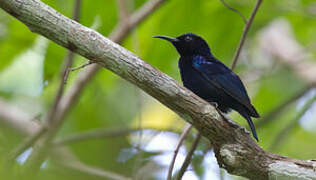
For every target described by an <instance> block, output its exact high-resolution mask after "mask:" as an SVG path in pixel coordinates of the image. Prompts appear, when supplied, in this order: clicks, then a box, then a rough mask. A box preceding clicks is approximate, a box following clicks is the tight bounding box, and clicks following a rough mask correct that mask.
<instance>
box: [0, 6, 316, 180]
mask: <svg viewBox="0 0 316 180" xmlns="http://www.w3.org/2000/svg"><path fill="white" fill-rule="evenodd" d="M0 7H1V8H2V9H4V10H5V11H7V12H8V13H10V14H11V15H13V16H14V17H16V18H17V19H19V20H20V21H21V22H23V23H24V24H25V25H27V26H28V27H29V29H30V30H31V31H32V32H36V33H39V34H41V35H43V36H45V37H47V38H48V39H51V40H53V41H55V42H56V43H58V44H59V45H61V46H64V47H66V48H68V49H71V50H72V51H74V52H76V53H78V54H80V55H82V56H84V57H86V58H88V59H90V60H91V61H94V62H97V63H98V64H99V65H101V66H103V67H105V68H107V69H109V70H111V71H112V72H114V73H116V74H117V75H119V76H121V77H122V78H124V79H126V80H128V81H129V82H131V83H133V84H135V85H136V86H138V87H140V88H141V89H143V90H144V91H145V92H147V93H148V94H150V95H151V96H153V97H155V98H156V99H158V100H159V101H160V102H161V103H163V104H164V105H165V106H167V107H169V108H170V109H171V110H173V111H174V112H176V113H178V114H179V115H180V116H181V117H183V119H184V120H186V121H187V122H189V123H191V124H192V125H193V126H194V127H195V128H196V129H197V130H198V131H199V132H200V133H201V134H202V135H203V136H204V137H206V138H207V139H208V140H210V141H211V143H212V145H213V147H214V152H215V154H216V157H217V160H218V163H219V165H220V166H221V167H223V168H225V169H226V170H227V171H228V172H230V173H232V174H236V175H240V176H244V177H248V178H250V179H269V178H275V177H279V176H285V177H300V178H302V177H305V178H306V179H307V178H316V174H315V172H314V170H313V167H314V166H315V163H313V162H309V161H300V160H295V159H290V158H286V157H282V156H279V155H274V154H270V153H267V152H265V151H264V150H262V149H261V148H260V147H259V146H258V145H257V144H256V143H255V142H254V141H253V140H252V139H251V138H250V136H249V133H248V132H247V131H245V129H244V128H242V127H240V126H238V125H236V124H234V123H233V122H231V121H229V120H227V119H223V117H222V116H221V115H220V114H218V112H217V111H216V110H215V109H214V107H213V106H211V105H209V104H208V103H207V102H205V101H203V100H202V99H200V98H199V97H197V96H196V95H194V94H193V93H192V92H190V91H189V90H187V89H186V88H184V87H182V86H180V85H179V84H178V83H177V82H176V81H174V80H173V79H171V78H170V77H169V76H167V75H165V74H163V73H161V72H160V71H158V70H157V69H155V68H153V67H152V66H150V65H149V64H148V63H146V62H144V61H142V60H141V59H139V58H138V57H137V56H135V55H134V54H132V53H131V52H129V51H128V50H126V49H124V48H122V47H121V46H119V45H117V44H115V43H113V42H112V41H110V40H109V39H107V38H105V37H104V36H102V35H101V34H99V33H97V32H95V31H93V30H91V29H89V28H87V27H84V26H82V25H80V24H79V23H77V22H75V21H73V20H71V19H69V18H67V17H65V16H63V15H61V14H59V13H57V12H56V11H55V10H54V9H52V8H50V7H48V6H47V5H45V4H44V3H42V2H41V1H37V0H24V1H20V0H1V1H0ZM313 165H314V166H313ZM285 167H286V168H285Z"/></svg>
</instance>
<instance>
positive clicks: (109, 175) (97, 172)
mask: <svg viewBox="0 0 316 180" xmlns="http://www.w3.org/2000/svg"><path fill="white" fill-rule="evenodd" d="M56 163H58V162H56ZM58 164H59V165H61V166H64V167H67V168H70V169H73V170H76V171H79V172H83V173H86V174H90V175H93V176H98V177H102V178H105V179H112V180H132V179H131V178H127V177H124V176H122V175H120V174H116V173H113V172H109V171H105V170H103V169H99V168H97V167H92V166H89V165H86V164H83V163H81V162H66V161H63V162H62V163H58Z"/></svg>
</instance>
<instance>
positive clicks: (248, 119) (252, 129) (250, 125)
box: [241, 114, 259, 142]
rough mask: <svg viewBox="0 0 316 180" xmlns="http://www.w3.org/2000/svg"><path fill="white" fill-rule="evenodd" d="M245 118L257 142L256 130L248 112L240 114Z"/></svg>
mask: <svg viewBox="0 0 316 180" xmlns="http://www.w3.org/2000/svg"><path fill="white" fill-rule="evenodd" d="M241 115H242V116H243V117H244V118H245V119H247V122H248V124H249V127H250V129H251V132H252V135H253V137H254V138H255V139H256V140H257V142H259V139H258V136H257V131H256V128H255V125H254V124H253V122H252V120H251V117H250V116H249V115H248V114H241Z"/></svg>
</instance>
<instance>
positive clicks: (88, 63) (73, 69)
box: [69, 61, 94, 71]
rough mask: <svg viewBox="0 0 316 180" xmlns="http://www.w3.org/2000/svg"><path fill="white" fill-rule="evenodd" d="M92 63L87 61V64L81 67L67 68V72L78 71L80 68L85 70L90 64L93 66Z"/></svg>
mask: <svg viewBox="0 0 316 180" xmlns="http://www.w3.org/2000/svg"><path fill="white" fill-rule="evenodd" d="M93 63H94V62H92V61H88V62H87V63H85V64H83V65H81V66H78V67H73V68H69V71H77V70H79V69H82V68H85V67H86V66H89V65H91V64H93Z"/></svg>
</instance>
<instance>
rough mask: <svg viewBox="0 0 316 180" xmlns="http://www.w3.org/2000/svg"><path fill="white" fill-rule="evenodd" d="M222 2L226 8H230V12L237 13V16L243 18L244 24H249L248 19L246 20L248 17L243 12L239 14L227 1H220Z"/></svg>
mask: <svg viewBox="0 0 316 180" xmlns="http://www.w3.org/2000/svg"><path fill="white" fill-rule="evenodd" d="M220 1H221V2H222V3H223V5H224V6H225V7H226V8H228V9H229V10H231V11H233V12H235V13H237V14H238V15H239V16H240V17H241V19H242V20H243V21H244V23H245V24H247V19H246V17H245V16H244V15H243V14H242V13H241V12H239V11H238V10H237V9H235V8H233V7H231V6H230V5H229V4H228V3H227V2H226V1H225V0H220Z"/></svg>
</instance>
